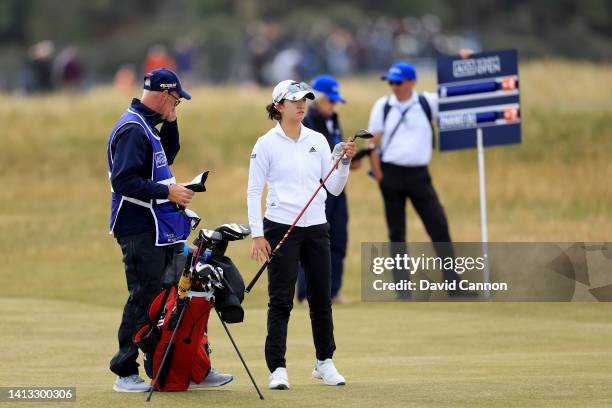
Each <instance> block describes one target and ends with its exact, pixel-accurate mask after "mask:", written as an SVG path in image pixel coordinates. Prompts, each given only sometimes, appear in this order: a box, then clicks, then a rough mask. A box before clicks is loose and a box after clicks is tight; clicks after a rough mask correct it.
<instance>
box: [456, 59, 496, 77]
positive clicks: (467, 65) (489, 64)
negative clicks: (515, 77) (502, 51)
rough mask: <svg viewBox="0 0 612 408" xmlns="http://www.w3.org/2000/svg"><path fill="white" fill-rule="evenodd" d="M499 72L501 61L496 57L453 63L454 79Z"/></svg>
mask: <svg viewBox="0 0 612 408" xmlns="http://www.w3.org/2000/svg"><path fill="white" fill-rule="evenodd" d="M500 71H501V61H500V59H499V57H498V56H495V57H485V58H476V59H462V60H456V61H453V76H454V77H455V78H463V77H469V76H475V75H483V74H494V73H496V72H500Z"/></svg>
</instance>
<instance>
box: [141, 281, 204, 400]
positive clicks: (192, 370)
mask: <svg viewBox="0 0 612 408" xmlns="http://www.w3.org/2000/svg"><path fill="white" fill-rule="evenodd" d="M200 293H201V292H200ZM177 300H178V301H177ZM183 307H186V308H187V309H186V310H185V315H184V316H183V320H182V322H181V325H180V327H178V328H177V327H175V326H176V320H177V318H178V315H179V313H180V311H181V308H183ZM211 308H212V305H211V303H210V301H209V300H208V299H207V298H206V297H199V296H191V298H190V300H189V301H182V302H181V300H179V299H178V294H177V289H176V287H174V286H173V287H169V288H166V289H164V290H163V291H162V292H160V293H159V294H158V295H157V297H156V298H155V300H154V301H153V302H152V303H151V307H150V308H149V324H147V325H145V326H143V327H142V328H141V329H140V330H139V331H138V332H137V333H136V335H135V336H134V341H135V342H136V344H137V345H138V347H139V348H140V349H141V350H142V351H143V352H144V353H145V371H146V372H147V375H148V376H149V377H150V378H154V377H155V375H156V374H157V371H158V370H159V367H160V364H161V360H162V357H163V355H164V352H165V351H166V348H167V346H168V343H169V342H170V338H171V337H172V333H173V331H174V330H175V329H176V330H178V332H177V334H176V338H175V341H174V344H173V345H172V346H171V350H170V359H169V362H168V363H167V364H165V367H164V368H163V371H162V373H161V374H160V377H159V381H158V383H157V385H156V387H155V390H156V391H185V390H186V389H187V388H189V383H190V381H193V382H195V383H200V382H202V380H203V379H204V378H205V377H206V375H207V374H208V371H209V370H210V357H209V355H208V354H209V353H208V350H209V348H208V336H207V333H206V329H207V325H208V318H209V315H210V309H211ZM153 322H156V323H155V324H154V323H153Z"/></svg>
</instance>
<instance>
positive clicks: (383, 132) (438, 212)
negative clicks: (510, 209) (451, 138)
mask: <svg viewBox="0 0 612 408" xmlns="http://www.w3.org/2000/svg"><path fill="white" fill-rule="evenodd" d="M471 53H472V51H471V50H463V51H462V55H464V54H465V56H469V55H470V54H471ZM381 79H382V80H385V81H388V83H389V86H390V88H391V91H392V94H391V95H386V96H383V97H381V98H380V99H378V101H376V103H375V104H374V106H373V107H372V111H371V113H370V122H369V125H368V130H369V131H370V132H371V133H372V134H373V135H374V139H373V143H374V144H376V145H379V147H380V148H379V149H378V151H374V152H373V153H372V154H371V155H370V165H371V171H372V175H373V176H374V178H375V179H376V180H377V181H378V182H379V186H380V190H381V192H382V196H383V200H384V204H385V217H386V221H387V228H388V232H389V241H390V242H399V243H402V244H404V243H405V241H406V200H407V199H410V201H411V202H412V205H413V206H414V209H415V211H416V212H417V214H418V215H419V217H421V220H422V221H423V225H424V226H425V229H426V231H427V233H428V234H429V237H430V238H431V240H432V242H433V243H434V248H435V250H436V253H437V255H438V256H439V257H442V258H446V257H454V250H453V246H452V244H450V243H451V237H450V232H449V228H448V221H447V219H446V214H445V212H444V208H443V207H442V204H440V200H439V199H438V194H437V193H436V190H435V189H434V186H433V184H432V182H431V175H430V174H429V168H428V164H429V161H430V160H431V154H432V150H433V140H434V139H433V137H434V135H433V127H432V122H433V121H434V120H435V118H436V117H437V115H438V95H437V94H435V93H429V92H424V93H417V92H416V90H415V85H416V71H415V69H414V67H413V66H412V65H411V64H409V63H407V62H399V63H397V64H395V65H393V66H391V68H389V72H388V73H387V74H385V75H383V76H382V77H381ZM400 247H403V248H400ZM394 248H395V250H396V251H400V252H403V253H405V252H406V247H405V244H404V245H400V246H395V247H394ZM443 273H444V279H445V280H448V281H449V282H451V281H455V280H458V279H460V278H459V276H458V275H457V274H456V273H455V271H453V270H446V269H444V270H443ZM394 275H395V276H394V278H395V280H396V281H399V280H402V279H410V275H409V274H408V273H404V271H398V270H396V271H394ZM474 294H475V293H472V292H468V291H462V290H459V289H458V290H454V291H449V295H450V296H470V297H471V296H473V295H474ZM398 297H399V298H400V299H401V298H408V297H409V294H408V292H405V291H398Z"/></svg>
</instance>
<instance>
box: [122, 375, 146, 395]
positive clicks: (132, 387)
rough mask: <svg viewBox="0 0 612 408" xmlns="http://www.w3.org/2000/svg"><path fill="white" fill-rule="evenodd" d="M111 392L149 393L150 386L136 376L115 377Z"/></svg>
mask: <svg viewBox="0 0 612 408" xmlns="http://www.w3.org/2000/svg"><path fill="white" fill-rule="evenodd" d="M113 390H115V391H117V392H149V391H151V384H149V383H147V382H145V380H143V379H142V378H140V376H139V375H138V374H133V375H130V376H128V377H117V380H116V381H115V383H114V384H113Z"/></svg>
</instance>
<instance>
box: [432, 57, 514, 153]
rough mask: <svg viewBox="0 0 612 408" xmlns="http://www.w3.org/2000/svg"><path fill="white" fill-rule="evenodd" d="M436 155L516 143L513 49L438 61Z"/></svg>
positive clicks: (443, 58)
mask: <svg viewBox="0 0 612 408" xmlns="http://www.w3.org/2000/svg"><path fill="white" fill-rule="evenodd" d="M438 96H439V107H440V110H439V115H438V130H439V132H440V150H455V149H467V148H473V147H476V131H477V129H479V128H480V129H481V131H482V139H483V146H493V145H504V144H513V143H520V142H521V109H520V105H519V78H518V64H517V52H516V50H503V51H493V52H483V53H480V54H474V55H472V56H471V57H470V58H465V59H462V58H461V57H459V56H453V57H442V58H439V59H438Z"/></svg>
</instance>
